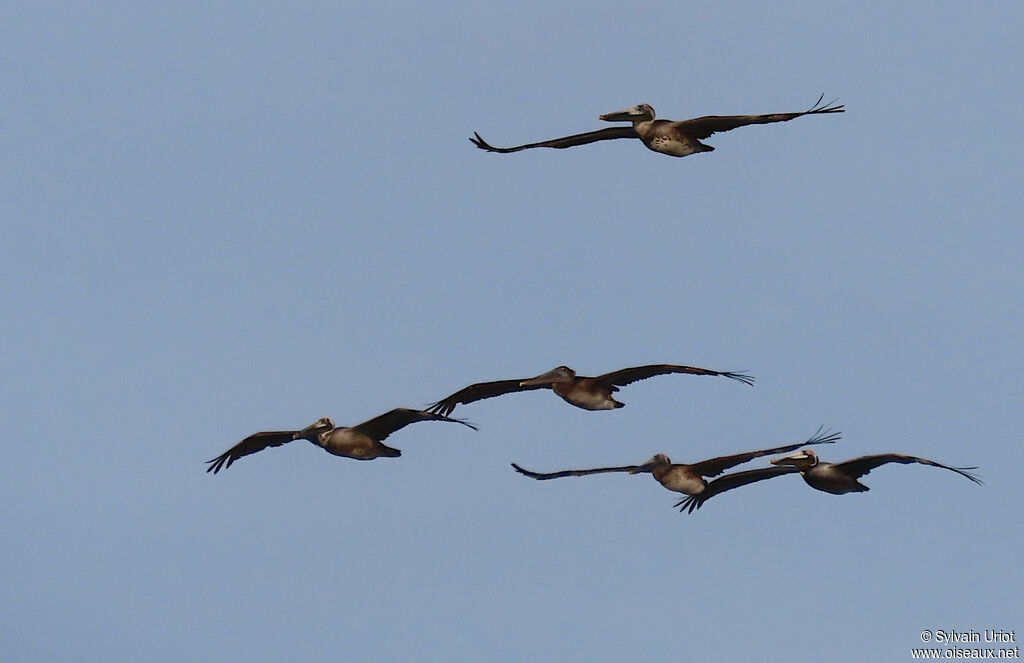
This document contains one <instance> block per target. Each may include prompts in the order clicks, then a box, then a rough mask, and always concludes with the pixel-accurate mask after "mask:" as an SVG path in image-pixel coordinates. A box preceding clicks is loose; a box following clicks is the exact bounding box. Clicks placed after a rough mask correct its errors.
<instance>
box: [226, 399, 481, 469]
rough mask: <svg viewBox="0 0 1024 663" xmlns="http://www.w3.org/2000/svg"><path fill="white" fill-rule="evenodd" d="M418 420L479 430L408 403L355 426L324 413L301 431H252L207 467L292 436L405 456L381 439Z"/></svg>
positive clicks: (352, 452)
mask: <svg viewBox="0 0 1024 663" xmlns="http://www.w3.org/2000/svg"><path fill="white" fill-rule="evenodd" d="M418 421H452V422H455V423H457V424H462V425H463V426H469V427H470V428H472V429H473V430H476V426H473V425H472V424H470V423H467V422H465V421H462V420H461V419H450V418H448V417H446V416H444V415H441V414H433V413H431V412H424V411H422V410H410V409H407V408H404V407H400V408H395V409H394V410H391V411H390V412H385V413H384V414H382V415H380V416H379V417H374V418H373V419H370V420H369V421H364V422H363V423H361V424H359V425H358V426H352V427H351V428H347V427H344V426H342V427H339V428H335V427H334V423H333V422H332V421H331V420H330V419H328V418H327V417H323V418H322V419H317V420H316V421H314V422H313V423H311V424H310V425H308V426H306V427H305V428H303V429H302V430H300V431H291V430H288V431H266V432H263V433H255V434H253V435H250V436H249V437H247V438H245V439H244V440H242V441H241V442H239V443H238V444H236V445H235V446H233V447H231V448H230V449H228V450H227V451H225V452H224V453H222V454H221V455H219V456H217V457H216V458H213V459H211V460H208V461H206V462H207V463H209V464H210V467H208V468H206V471H207V472H213V473H214V474H216V473H217V472H219V471H220V470H221V469H223V468H228V467H231V463H233V462H235V461H236V460H238V459H239V458H241V457H242V456H248V455H249V454H254V453H256V452H257V451H263V450H264V449H266V448H267V447H279V446H281V445H282V444H287V443H288V442H291V441H292V440H309V441H310V442H312V443H313V444H315V445H316V446H318V447H321V448H322V449H323V450H324V451H326V452H327V453H329V454H334V455H335V456H345V457H346V458H355V459H356V460H373V459H374V458H379V457H381V456H387V457H390V458H393V457H395V456H401V455H402V452H401V451H400V450H399V449H393V448H391V447H389V446H387V445H385V444H381V442H382V441H383V440H385V439H387V437H388V435H391V434H392V433H394V432H395V431H396V430H399V429H401V428H405V427H406V426H408V425H409V424H414V423H416V422H418Z"/></svg>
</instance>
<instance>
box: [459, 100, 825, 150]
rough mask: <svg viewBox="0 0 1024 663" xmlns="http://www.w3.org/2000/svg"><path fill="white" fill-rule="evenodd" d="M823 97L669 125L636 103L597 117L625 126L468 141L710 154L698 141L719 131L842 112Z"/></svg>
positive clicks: (525, 147)
mask: <svg viewBox="0 0 1024 663" xmlns="http://www.w3.org/2000/svg"><path fill="white" fill-rule="evenodd" d="M824 97H825V95H822V96H821V97H819V98H818V101H816V102H815V103H814V105H813V106H811V107H810V108H809V109H807V110H805V111H799V112H795V113H771V114H768V115H706V116H704V117H696V118H693V119H691V120H682V121H679V122H673V121H671V120H656V119H654V118H655V116H654V109H653V108H651V106H649V105H648V104H639V105H637V106H633V107H632V108H627V109H625V110H621V111H617V112H614V113H607V114H605V115H600V116H598V119H599V120H604V121H606V122H631V123H632V126H629V127H610V128H608V129H599V130H597V131H588V132H587V133H582V134H575V135H572V136H563V137H562V138H554V139H552V140H545V141H541V142H539V143H527V144H525V145H517V146H515V147H494V146H493V145H490V144H489V143H487V141H485V140H484V139H483V138H481V137H480V134H478V133H476V132H474V133H473V138H470V139H469V140H470V142H472V143H473V144H474V145H476V146H477V147H479V148H480V149H481V150H486V151H488V152H500V153H502V154H507V153H509V152H519V151H520V150H528V149H532V148H534V147H553V148H557V149H564V148H567V147H575V146H577V145H586V144H588V143H595V142H597V141H602V140H615V139H618V138H639V139H640V140H641V141H642V142H643V144H644V145H646V146H647V148H648V149H650V150H653V151H655V152H660V153H661V154H667V155H669V156H674V157H685V156H687V155H689V154H695V153H697V152H710V151H712V150H714V149H715V148H713V147H711V146H710V145H705V144H704V143H702V142H700V140H701V139H702V138H708V137H709V136H711V134H714V133H718V132H721V131H730V130H732V129H736V128H738V127H745V126H747V125H750V124H770V123H772V122H788V121H789V120H792V119H795V118H798V117H803V116H804V115H821V114H825V113H844V112H845V110H844V109H843V106H842V105H838V106H836V105H834V104H835V102H834V101H833V102H831V103H828V104H825V105H822V104H821V100H822V99H824Z"/></svg>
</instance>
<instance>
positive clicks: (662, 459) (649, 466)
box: [629, 454, 672, 474]
mask: <svg viewBox="0 0 1024 663" xmlns="http://www.w3.org/2000/svg"><path fill="white" fill-rule="evenodd" d="M671 464H672V461H671V460H669V458H668V456H666V455H665V454H654V455H653V456H651V459H650V460H649V461H647V462H646V463H644V464H643V465H638V466H637V467H636V469H634V470H630V471H629V474H640V473H641V472H651V471H652V470H654V468H656V467H663V466H665V465H671Z"/></svg>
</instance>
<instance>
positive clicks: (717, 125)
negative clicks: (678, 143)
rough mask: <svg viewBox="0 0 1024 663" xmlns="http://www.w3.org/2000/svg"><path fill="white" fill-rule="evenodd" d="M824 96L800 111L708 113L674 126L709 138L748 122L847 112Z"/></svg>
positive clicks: (755, 122)
mask: <svg viewBox="0 0 1024 663" xmlns="http://www.w3.org/2000/svg"><path fill="white" fill-rule="evenodd" d="M824 98H825V95H821V96H820V97H818V101H816V102H815V103H814V105H813V106H811V107H810V108H808V109H807V110H805V111H801V112H799V113H772V114H769V115H706V116H704V117H695V118H693V119H692V120H683V121H681V122H675V123H674V126H675V128H676V129H678V130H679V131H681V132H682V133H684V134H686V135H687V136H693V137H694V138H707V137H709V136H710V135H711V134H713V133H718V132H720V131H729V130H731V129H736V128H737V127H745V126H747V125H748V124H770V123H772V122H788V121H789V120H792V119H795V118H798V117H802V116H804V115H820V114H822V113H845V112H846V111H845V110H844V109H843V105H842V104H840V105H838V106H837V105H835V102H834V101H833V102H830V103H828V104H825V105H821V100H822V99H824Z"/></svg>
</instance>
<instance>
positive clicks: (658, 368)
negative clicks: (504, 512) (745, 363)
mask: <svg viewBox="0 0 1024 663" xmlns="http://www.w3.org/2000/svg"><path fill="white" fill-rule="evenodd" d="M670 373H689V374H691V375H718V376H722V377H726V378H729V379H731V380H738V381H740V382H742V383H743V384H746V385H753V384H754V378H752V377H751V376H749V375H747V374H745V373H730V372H725V371H712V370H710V369H707V368H696V367H694V366H676V365H673V364H653V365H650V366H635V367H633V368H624V369H622V370H621V371H614V372H612V373H605V374H604V375H598V376H597V377H595V378H589V377H584V376H582V375H576V371H574V370H572V369H571V368H569V367H568V366H559V367H558V368H553V369H551V370H550V371H548V372H547V373H542V374H541V375H538V376H537V377H533V378H526V379H523V378H519V379H515V380H497V381H495V382H478V383H476V384H471V385H469V386H468V387H466V388H464V389H460V390H459V391H456V392H455V393H454V394H452V395H450V396H448V397H447V398H443V399H441V400H439V401H438V402H436V403H434V404H433V405H431V406H429V407H428V408H427V411H428V412H436V413H438V414H444V415H448V414H451V413H452V410H454V409H455V406H456V405H459V404H460V403H461V404H466V403H472V402H474V401H479V400H483V399H485V398H494V397H495V396H503V395H504V394H511V393H513V392H516V391H532V390H534V389H551V390H552V391H554V392H555V393H556V394H558V395H559V396H561V397H562V399H563V400H564V401H565V402H567V403H569V404H571V405H575V406H576V407H579V408H583V409H584V410H613V409H615V408H620V407H623V406H624V403H620V402H618V401H617V400H615V399H614V398H612V393H613V392H616V391H618V390H619V387H624V386H625V385H627V384H632V383H634V382H637V381H639V380H646V379H647V378H651V377H654V376H655V375H668V374H670Z"/></svg>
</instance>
